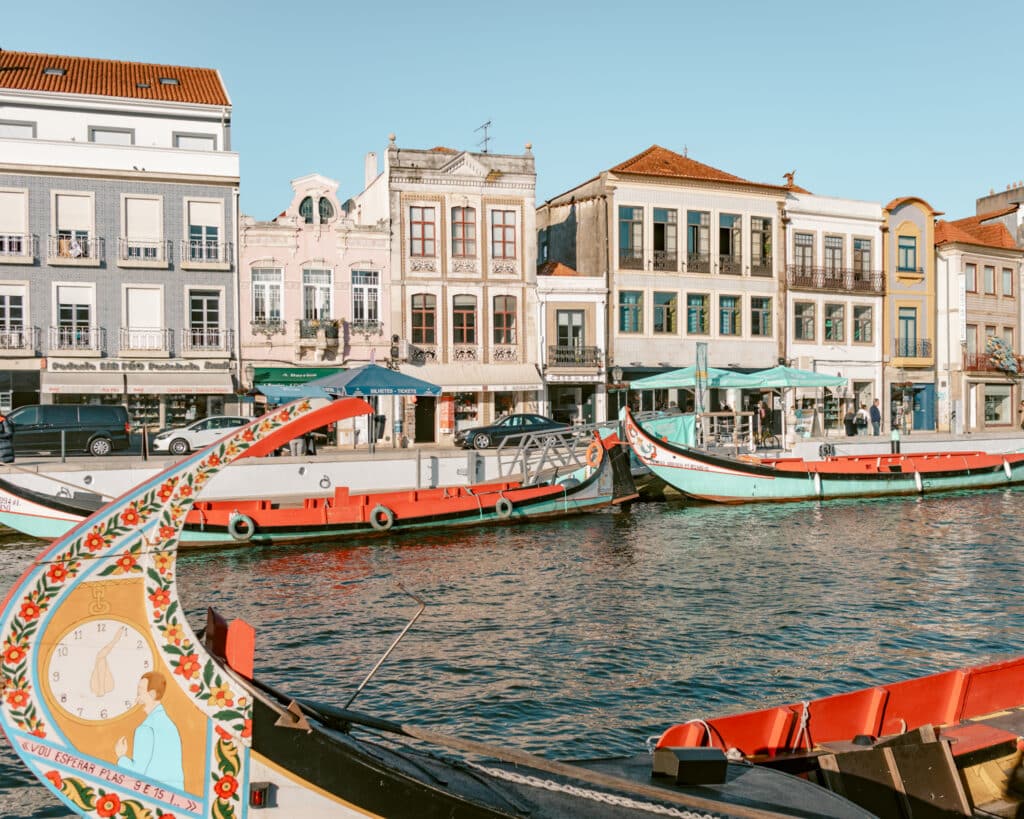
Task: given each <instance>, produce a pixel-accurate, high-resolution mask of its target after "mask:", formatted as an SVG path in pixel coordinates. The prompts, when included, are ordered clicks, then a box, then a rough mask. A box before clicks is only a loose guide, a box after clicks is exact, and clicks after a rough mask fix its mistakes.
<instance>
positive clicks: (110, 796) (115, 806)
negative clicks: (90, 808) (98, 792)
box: [96, 793, 121, 817]
mask: <svg viewBox="0 0 1024 819" xmlns="http://www.w3.org/2000/svg"><path fill="white" fill-rule="evenodd" d="M120 812H121V800H120V799H118V798H117V794H116V793H105V794H103V795H102V796H100V798H99V799H97V800H96V815H97V816H103V817H109V816H116V815H117V814H119V813H120Z"/></svg>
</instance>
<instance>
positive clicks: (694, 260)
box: [686, 253, 711, 273]
mask: <svg viewBox="0 0 1024 819" xmlns="http://www.w3.org/2000/svg"><path fill="white" fill-rule="evenodd" d="M686 272H687V273H710V272H711V256H710V254H708V253H687V254H686Z"/></svg>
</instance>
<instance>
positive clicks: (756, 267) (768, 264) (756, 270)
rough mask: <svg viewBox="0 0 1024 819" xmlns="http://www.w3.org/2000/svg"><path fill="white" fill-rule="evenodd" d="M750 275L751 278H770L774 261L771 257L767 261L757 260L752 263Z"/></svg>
mask: <svg viewBox="0 0 1024 819" xmlns="http://www.w3.org/2000/svg"><path fill="white" fill-rule="evenodd" d="M750 275H751V276H764V277H767V278H770V277H771V275H772V259H771V256H769V257H768V258H766V259H755V260H754V261H752V262H751V263H750Z"/></svg>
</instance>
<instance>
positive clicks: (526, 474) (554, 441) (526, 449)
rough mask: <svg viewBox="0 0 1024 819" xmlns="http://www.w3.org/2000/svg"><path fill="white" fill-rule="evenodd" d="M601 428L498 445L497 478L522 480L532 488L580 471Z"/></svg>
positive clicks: (533, 435)
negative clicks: (558, 476) (595, 431)
mask: <svg viewBox="0 0 1024 819" xmlns="http://www.w3.org/2000/svg"><path fill="white" fill-rule="evenodd" d="M600 426H602V425H600V424H585V425H578V426H574V427H570V428H569V429H566V430H555V431H554V432H551V431H548V432H533V433H529V434H527V435H516V436H509V437H508V438H506V439H505V440H503V441H502V442H501V444H499V445H498V449H497V456H498V474H499V475H500V476H501V477H503V478H507V477H511V476H522V481H523V483H524V484H527V485H529V484H535V483H538V482H539V481H541V480H546V479H548V478H550V477H551V476H552V475H557V474H564V473H566V472H571V471H573V470H575V469H579V468H580V467H581V466H583V465H584V464H585V463H586V451H587V447H588V446H589V445H590V442H591V441H592V440H593V438H594V430H596V429H597V428H598V427H600Z"/></svg>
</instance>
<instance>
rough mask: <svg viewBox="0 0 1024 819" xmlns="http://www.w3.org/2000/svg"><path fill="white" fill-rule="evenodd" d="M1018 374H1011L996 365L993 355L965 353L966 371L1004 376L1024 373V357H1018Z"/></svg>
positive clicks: (1015, 357)
mask: <svg viewBox="0 0 1024 819" xmlns="http://www.w3.org/2000/svg"><path fill="white" fill-rule="evenodd" d="M1014 359H1015V360H1016V361H1017V372H1016V373H1014V372H1009V371H1007V370H1005V369H1003V368H1002V367H999V366H997V365H996V360H995V357H994V356H993V355H992V354H991V353H964V371H966V372H976V373H1002V374H1003V375H1008V376H1016V375H1017V374H1018V373H1024V356H1019V355H1016V356H1014Z"/></svg>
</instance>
